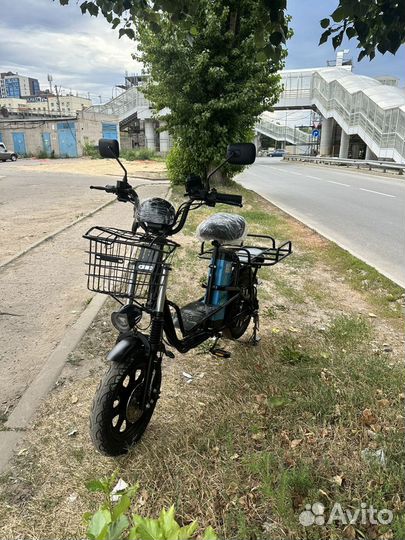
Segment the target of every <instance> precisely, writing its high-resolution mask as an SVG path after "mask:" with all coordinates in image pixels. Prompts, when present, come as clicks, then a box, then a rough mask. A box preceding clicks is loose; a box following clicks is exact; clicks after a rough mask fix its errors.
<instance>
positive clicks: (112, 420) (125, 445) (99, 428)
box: [90, 351, 162, 456]
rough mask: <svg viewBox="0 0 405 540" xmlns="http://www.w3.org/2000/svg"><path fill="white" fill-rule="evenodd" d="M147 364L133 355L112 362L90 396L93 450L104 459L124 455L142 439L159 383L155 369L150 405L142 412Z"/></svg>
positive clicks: (155, 399)
mask: <svg viewBox="0 0 405 540" xmlns="http://www.w3.org/2000/svg"><path fill="white" fill-rule="evenodd" d="M147 362H148V360H147V359H146V358H145V356H144V355H143V353H141V352H140V351H139V352H136V351H135V352H134V353H132V354H131V357H130V358H128V360H127V361H126V362H125V361H124V362H123V363H116V362H113V363H112V364H111V366H110V368H109V370H108V371H107V373H106V374H105V375H104V377H103V379H102V381H101V383H100V386H99V387H98V389H97V392H96V395H95V396H94V401H93V407H92V411H91V417H90V434H91V438H92V441H93V443H94V446H95V447H96V448H97V450H99V451H100V452H101V453H103V454H106V455H108V456H119V455H121V454H126V453H127V452H128V450H129V449H130V448H131V446H133V445H134V444H136V443H137V442H138V441H139V439H140V438H141V437H142V435H143V433H144V431H145V429H146V427H147V425H148V424H149V422H150V419H151V418H152V414H153V411H154V410H155V406H156V402H157V399H158V397H159V391H160V384H161V379H162V373H161V367H160V365H157V366H156V367H155V368H154V372H153V375H152V386H151V396H152V397H151V402H150V403H149V408H147V409H145V410H142V408H141V406H140V404H141V400H142V395H143V390H144V384H145V377H146V369H147Z"/></svg>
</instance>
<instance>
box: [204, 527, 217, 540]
mask: <svg viewBox="0 0 405 540" xmlns="http://www.w3.org/2000/svg"><path fill="white" fill-rule="evenodd" d="M203 540H218V536H217V535H216V534H215V531H214V529H213V528H212V527H207V528H206V529H205V531H204V536H203Z"/></svg>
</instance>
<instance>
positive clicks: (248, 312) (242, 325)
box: [222, 267, 253, 339]
mask: <svg viewBox="0 0 405 540" xmlns="http://www.w3.org/2000/svg"><path fill="white" fill-rule="evenodd" d="M250 283H251V268H248V267H246V268H244V269H242V270H241V272H240V275H239V283H238V286H239V287H240V288H241V295H240V297H239V298H238V299H237V300H236V301H235V302H233V303H232V304H231V305H230V306H229V308H228V313H227V320H228V321H229V324H228V327H227V328H225V329H224V331H223V332H222V333H223V335H224V337H227V338H230V339H239V338H240V337H242V336H243V334H244V333H245V332H246V330H247V329H248V326H249V323H250V319H251V318H252V305H253V303H252V299H251V298H250Z"/></svg>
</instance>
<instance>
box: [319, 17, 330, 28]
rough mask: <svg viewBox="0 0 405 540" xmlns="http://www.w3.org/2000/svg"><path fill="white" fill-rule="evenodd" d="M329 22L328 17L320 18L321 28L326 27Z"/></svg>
mask: <svg viewBox="0 0 405 540" xmlns="http://www.w3.org/2000/svg"><path fill="white" fill-rule="evenodd" d="M329 22H330V21H329V18H328V17H326V19H322V20H321V26H322V28H328V26H329Z"/></svg>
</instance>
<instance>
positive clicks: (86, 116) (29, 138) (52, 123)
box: [0, 111, 119, 156]
mask: <svg viewBox="0 0 405 540" xmlns="http://www.w3.org/2000/svg"><path fill="white" fill-rule="evenodd" d="M66 121H67V119H66V118H65V119H49V118H48V119H42V120H37V119H35V120H23V121H22V120H11V119H4V120H2V119H0V133H1V135H2V140H3V142H4V143H5V145H6V146H7V148H8V149H9V150H14V144H13V133H17V132H19V133H21V132H22V133H24V136H25V145H26V150H27V153H28V154H38V153H39V152H41V150H43V142H42V133H50V137H51V148H52V150H53V151H54V153H55V155H56V156H58V155H59V154H60V150H59V140H58V123H59V122H66ZM69 121H70V122H74V126H75V130H76V140H77V154H78V155H79V156H82V155H83V148H84V145H85V144H86V143H89V144H91V145H96V144H97V143H98V140H99V139H101V137H102V136H103V122H105V123H108V124H112V123H114V122H116V123H117V127H118V119H117V118H116V117H114V116H111V115H105V114H99V113H94V112H86V111H82V112H80V113H78V115H77V118H69ZM117 131H118V136H119V130H118V129H117Z"/></svg>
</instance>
